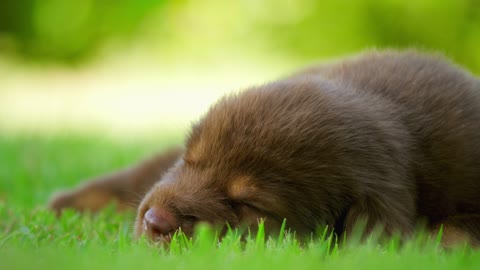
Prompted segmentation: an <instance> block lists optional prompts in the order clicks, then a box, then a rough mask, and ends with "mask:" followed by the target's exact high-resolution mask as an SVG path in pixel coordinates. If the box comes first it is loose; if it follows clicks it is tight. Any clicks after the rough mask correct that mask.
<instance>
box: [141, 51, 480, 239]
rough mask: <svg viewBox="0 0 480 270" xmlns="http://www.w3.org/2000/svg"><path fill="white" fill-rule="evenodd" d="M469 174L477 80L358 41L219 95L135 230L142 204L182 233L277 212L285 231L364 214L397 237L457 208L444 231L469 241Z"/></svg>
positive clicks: (472, 206)
mask: <svg viewBox="0 0 480 270" xmlns="http://www.w3.org/2000/svg"><path fill="white" fill-rule="evenodd" d="M479 178H480V82H479V80H477V79H476V78H475V77H473V76H471V75H470V74H468V73H467V72H465V71H463V70H461V69H459V68H458V67H456V66H454V65H452V64H450V63H448V62H446V61H445V60H443V59H442V58H439V57H433V56H425V55H423V54H418V53H416V52H411V51H410V52H392V51H389V52H370V53H367V54H364V55H361V56H359V57H355V58H350V59H346V60H344V61H340V62H337V63H333V64H329V65H323V66H320V67H314V68H311V69H307V70H305V71H302V72H300V73H298V74H296V75H294V76H291V77H288V78H286V79H283V80H279V81H276V82H272V83H269V84H266V85H263V86H259V87H254V88H251V89H248V90H246V91H244V92H242V93H240V94H237V95H231V96H227V97H224V98H223V99H221V100H220V101H219V102H218V103H217V104H215V105H214V106H212V107H211V109H210V110H209V112H208V113H207V114H206V115H205V116H204V117H203V118H202V120H200V121H199V122H198V123H197V124H195V125H194V126H193V128H192V131H191V133H190V136H189V137H188V139H187V142H186V151H185V153H184V154H183V155H182V157H181V158H179V159H178V161H177V162H176V164H175V165H174V166H173V167H172V168H171V169H170V170H169V171H168V172H167V173H166V174H165V175H164V176H163V177H162V178H161V181H159V182H158V183H157V184H156V185H155V186H154V187H153V188H152V189H151V190H150V191H149V193H148V194H147V195H146V196H145V198H144V200H143V202H142V203H141V205H140V206H139V209H138V217H137V221H136V232H137V233H138V234H141V233H144V232H145V228H146V227H145V220H144V215H145V213H146V212H147V210H149V209H153V208H155V209H161V211H167V212H168V213H170V214H172V215H173V216H174V218H172V219H171V220H169V222H170V223H173V224H171V225H172V230H175V229H177V228H178V227H182V229H183V231H186V232H187V233H191V231H192V229H193V226H194V225H195V224H196V223H197V222H199V221H206V222H209V223H212V224H217V223H219V224H224V223H225V222H228V223H229V224H230V225H233V226H238V225H242V224H244V225H254V224H255V223H256V221H257V220H258V219H259V218H266V225H267V226H268V227H270V228H276V227H278V226H279V225H280V224H281V222H282V220H283V219H284V218H286V219H287V224H288V225H289V227H290V228H292V229H294V230H295V231H297V233H299V234H308V233H311V232H313V231H315V230H316V229H317V227H318V226H321V225H324V224H326V225H329V226H330V227H331V228H334V229H335V230H336V231H337V232H338V233H341V232H343V231H345V230H347V231H351V230H352V229H353V227H354V226H355V225H356V224H357V223H358V222H359V221H364V222H365V223H366V226H367V227H366V228H367V230H368V231H370V230H372V229H373V228H375V227H376V226H378V227H381V228H383V230H384V231H385V232H386V233H387V234H392V233H395V232H399V233H402V234H404V235H409V234H410V233H411V232H412V230H413V229H414V226H415V224H416V223H418V222H426V223H427V225H428V226H429V227H431V228H437V227H438V225H439V224H441V223H445V222H448V221H449V219H451V218H455V217H458V216H461V217H462V222H457V223H456V224H455V229H452V230H450V231H455V234H459V233H458V231H459V230H461V231H462V232H463V233H465V235H468V237H471V238H474V239H476V240H474V241H477V240H478V239H477V237H479V235H480V233H479V231H480V229H479V228H480V221H479V219H478V216H479V215H480V179H479ZM168 233H169V232H163V231H162V232H158V231H157V232H155V231H154V232H153V234H152V233H151V234H150V235H153V236H154V237H156V236H158V234H168ZM462 237H463V234H462ZM462 239H463V238H462Z"/></svg>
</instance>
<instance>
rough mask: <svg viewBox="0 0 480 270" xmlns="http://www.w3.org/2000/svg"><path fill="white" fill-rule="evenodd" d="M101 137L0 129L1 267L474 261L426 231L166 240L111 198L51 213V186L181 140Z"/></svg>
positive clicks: (468, 252)
mask: <svg viewBox="0 0 480 270" xmlns="http://www.w3.org/2000/svg"><path fill="white" fill-rule="evenodd" d="M99 138H100V136H91V137H88V136H67V135H58V136H54V137H42V136H0V164H1V165H0V269H68V270H73V269H107V268H112V269H132V270H137V269H170V268H180V269H306V268H311V269H322V268H323V269H369V270H375V269H480V252H478V251H475V250H472V249H470V248H468V247H459V248H456V249H453V250H449V251H445V250H442V249H440V248H438V240H437V239H431V240H426V236H425V235H419V236H418V237H417V238H415V239H413V240H412V241H409V242H407V243H404V244H403V245H400V244H399V243H398V241H395V240H392V241H390V242H387V243H383V244H381V245H380V244H377V243H376V242H375V241H373V240H372V241H367V242H366V243H362V244H358V243H355V241H351V242H348V243H347V244H341V245H338V244H337V243H336V241H335V240H334V238H332V237H331V236H330V235H325V234H322V233H320V234H319V235H318V236H315V237H313V238H312V240H311V241H308V242H306V243H303V244H300V243H299V242H297V241H296V240H295V238H294V237H293V234H289V233H286V234H284V233H280V234H279V235H278V236H273V237H272V236H270V237H267V236H265V234H264V233H263V232H262V230H259V233H258V234H257V235H252V236H250V237H248V239H247V241H246V242H242V241H240V233H239V232H238V231H234V230H233V231H232V232H230V233H229V234H227V236H226V237H225V238H224V239H223V240H222V241H221V242H219V241H218V240H217V239H216V237H215V234H214V232H212V231H211V230H209V229H208V228H205V227H200V228H199V229H198V230H197V234H196V236H195V237H194V238H193V239H186V238H185V237H184V236H183V235H178V236H177V237H175V238H174V240H173V242H172V245H171V246H170V247H169V248H164V247H158V246H154V245H152V244H150V243H149V242H148V241H146V240H145V239H140V240H135V239H133V237H132V234H131V227H132V221H133V215H132V214H133V213H124V214H116V213H115V212H114V210H113V209H112V208H109V209H106V210H105V211H103V212H102V213H100V214H98V215H95V216H91V215H79V214H77V213H74V212H72V211H67V212H65V213H64V214H63V215H62V216H61V217H60V218H56V217H55V215H54V214H52V213H50V212H49V211H48V210H46V209H45V207H44V204H45V202H46V201H47V199H48V197H49V195H50V194H51V192H53V191H54V190H56V189H58V188H60V187H71V186H73V185H75V184H76V183H78V182H79V181H80V180H81V179H84V178H88V177H90V176H93V175H96V174H98V173H102V172H106V171H109V170H112V169H115V168H119V167H122V166H124V165H126V164H128V163H130V162H132V161H135V160H136V159H138V158H140V157H142V156H144V155H148V154H149V153H153V152H155V151H156V150H157V149H162V148H166V147H168V145H171V144H174V143H176V142H178V141H180V139H179V138H173V137H171V138H167V137H159V138H157V139H148V140H140V141H135V142H133V141H126V140H124V141H118V140H117V141H115V140H109V139H99Z"/></svg>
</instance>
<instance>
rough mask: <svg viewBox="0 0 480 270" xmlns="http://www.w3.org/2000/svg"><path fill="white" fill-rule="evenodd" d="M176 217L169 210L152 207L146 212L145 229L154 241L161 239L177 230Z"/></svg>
mask: <svg viewBox="0 0 480 270" xmlns="http://www.w3.org/2000/svg"><path fill="white" fill-rule="evenodd" d="M175 224H176V219H175V216H174V215H173V214H172V213H171V212H169V211H168V210H165V209H161V208H155V207H152V208H150V209H148V211H147V212H145V215H144V229H145V232H146V233H147V235H148V236H149V237H151V238H152V239H153V240H158V239H161V238H162V237H166V236H168V235H169V234H171V233H173V232H174V231H175V229H176V226H175Z"/></svg>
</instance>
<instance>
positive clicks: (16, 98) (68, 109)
mask: <svg viewBox="0 0 480 270" xmlns="http://www.w3.org/2000/svg"><path fill="white" fill-rule="evenodd" d="M373 47H375V48H383V47H394V48H405V47H415V48H421V49H425V50H429V51H440V52H442V53H444V54H446V55H447V56H448V57H450V58H452V59H453V60H454V61H456V62H458V63H460V64H462V65H464V66H465V67H467V68H468V69H470V70H471V71H472V72H474V73H476V74H479V73H480V1H479V0H419V1H402V0H382V1H380V0H318V1H315V0H262V1H257V0H237V1H224V0H201V1H200V0H175V1H174V0H69V1H64V0H1V2H0V76H1V78H0V125H3V126H9V127H12V128H11V129H18V128H24V127H30V126H37V127H44V126H48V125H46V124H44V123H47V124H49V125H50V126H56V125H57V126H60V127H62V126H63V127H64V126H69V125H70V126H88V125H90V126H97V127H99V126H100V127H103V128H107V129H108V128H113V127H114V126H116V124H118V126H125V129H128V127H130V128H131V127H132V125H133V127H138V129H140V127H145V128H151V127H152V126H157V127H159V126H170V127H172V126H174V129H175V128H176V129H179V128H180V129H183V128H184V126H186V123H187V122H188V121H190V120H191V119H192V118H195V116H196V115H198V114H200V113H201V112H203V111H205V109H206V108H207V107H208V104H210V103H211V102H213V101H214V100H215V99H216V98H218V96H220V95H221V94H223V93H224V92H226V91H230V90H237V89H241V88H244V87H246V86H249V85H253V84H255V83H262V82H265V81H268V80H272V79H275V78H277V77H279V76H281V75H282V74H286V73H288V72H292V71H294V69H295V68H298V67H301V66H303V65H306V64H310V63H314V62H316V61H321V60H322V59H330V58H335V57H340V56H343V55H346V54H354V53H358V52H361V51H362V50H365V49H368V48H373ZM122 97H123V98H122ZM142 97H143V98H142ZM108 111H109V112H110V113H107V112H108ZM147 118H152V119H155V120H152V121H146V120H145V119H147ZM12 119H13V120H12ZM140 119H141V120H140ZM159 119H160V120H159ZM161 119H175V121H173V120H172V121H173V123H172V121H170V122H168V121H164V120H161ZM187 119H188V121H187ZM177 120H178V121H177ZM167 122H168V123H167ZM22 123H24V124H22ZM139 123H141V124H139ZM175 125H177V126H175ZM113 130H114V128H113Z"/></svg>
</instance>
